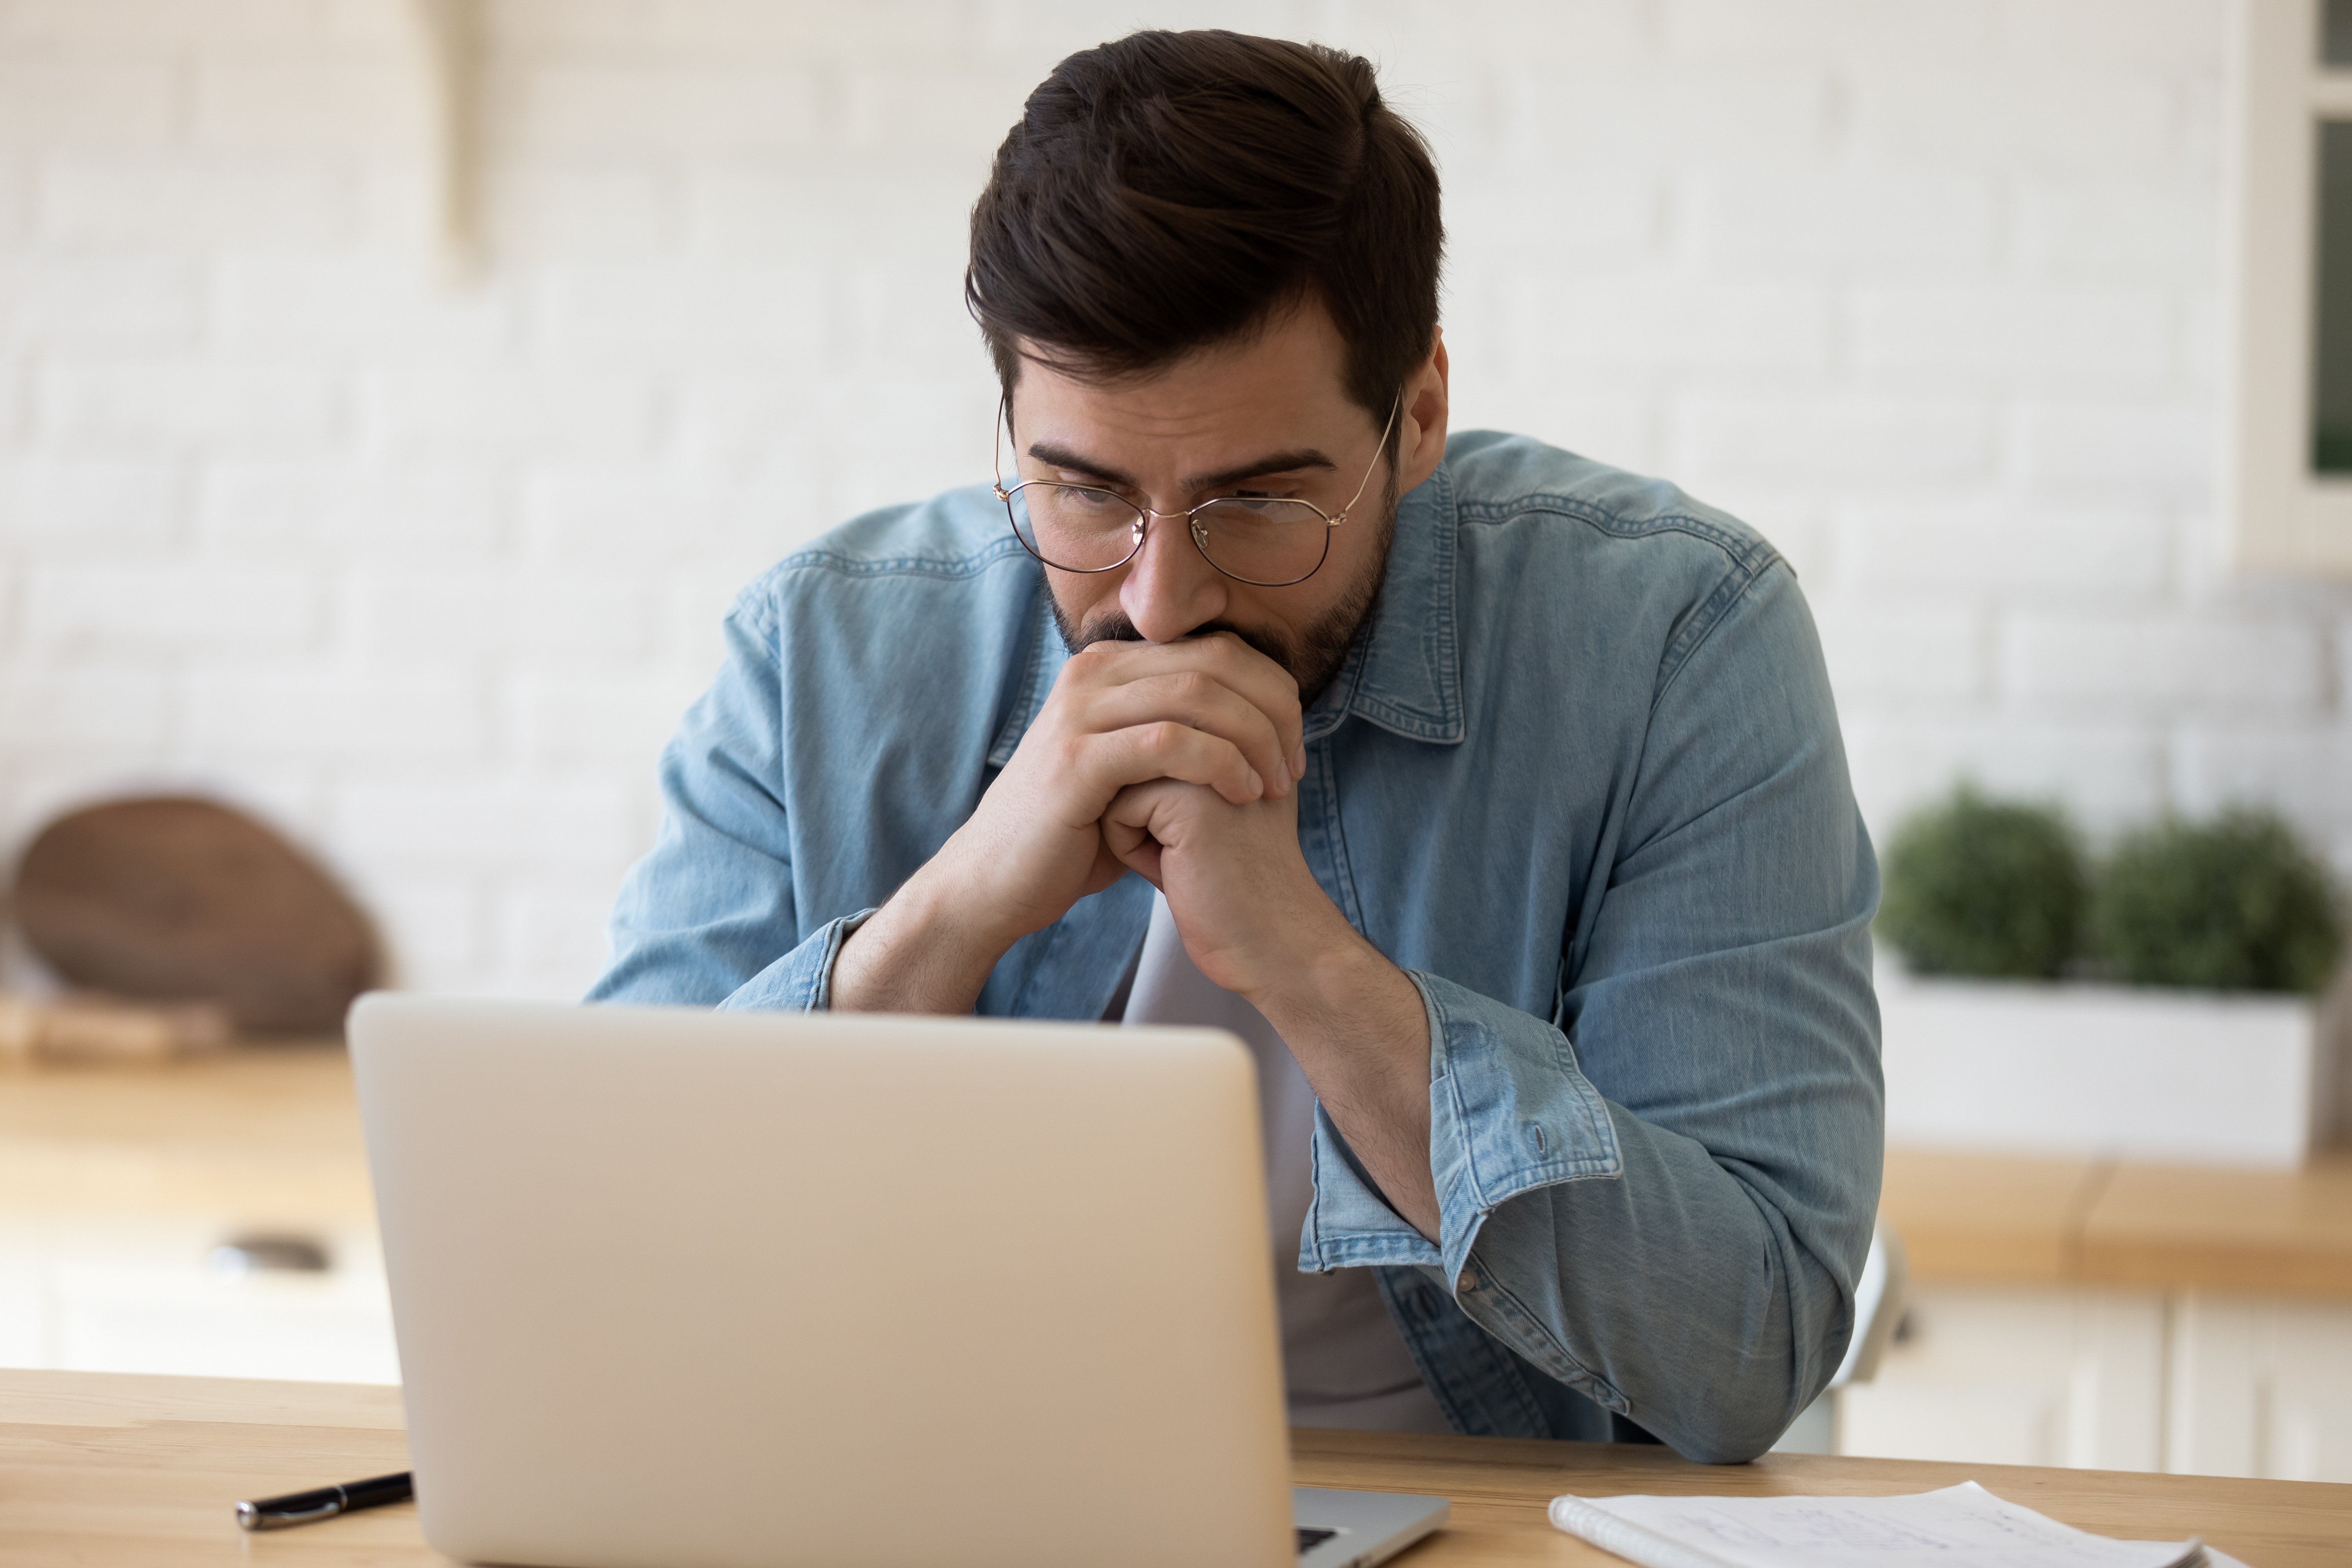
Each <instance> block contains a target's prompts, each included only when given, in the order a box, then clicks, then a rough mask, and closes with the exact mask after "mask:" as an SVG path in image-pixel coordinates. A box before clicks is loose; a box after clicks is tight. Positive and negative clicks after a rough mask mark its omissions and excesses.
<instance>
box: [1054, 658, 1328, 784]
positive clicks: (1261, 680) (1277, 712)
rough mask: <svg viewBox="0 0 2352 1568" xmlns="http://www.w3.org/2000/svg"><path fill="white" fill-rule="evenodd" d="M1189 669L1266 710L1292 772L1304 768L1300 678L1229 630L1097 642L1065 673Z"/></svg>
mask: <svg viewBox="0 0 2352 1568" xmlns="http://www.w3.org/2000/svg"><path fill="white" fill-rule="evenodd" d="M1187 669H1197V670H1201V671H1202V672H1204V673H1206V674H1209V675H1211V676H1213V677H1215V678H1216V679H1217V680H1218V681H1219V682H1220V683H1221V684H1223V685H1225V686H1228V687H1230V688H1232V689H1234V690H1235V691H1237V692H1239V693H1240V694H1241V695H1242V696H1243V698H1244V699H1245V700H1247V701H1248V702H1249V703H1250V704H1251V705H1252V706H1254V707H1255V708H1256V709H1257V710H1259V711H1260V712H1262V713H1264V714H1265V716H1266V718H1267V719H1268V720H1269V721H1272V723H1273V724H1274V727H1275V732H1276V735H1277V736H1279V737H1280V747H1281V753H1282V755H1283V757H1284V758H1285V759H1286V761H1287V762H1288V763H1289V771H1290V773H1291V776H1292V777H1293V778H1294V779H1295V778H1299V777H1303V776H1304V775H1305V774H1306V772H1307V748H1306V745H1305V742H1304V741H1303V739H1302V731H1303V726H1304V715H1303V714H1302V712H1301V710H1300V709H1299V705H1298V682H1297V680H1295V679H1292V678H1291V674H1290V672H1289V671H1288V670H1286V669H1285V668H1282V666H1280V665H1278V664H1276V663H1275V662H1274V660H1272V659H1270V658H1266V656H1265V655H1264V654H1262V653H1260V652H1258V650H1257V649H1255V648H1254V647H1250V645H1249V644H1247V643H1245V642H1244V641H1242V639H1241V638H1240V637H1236V636H1234V634H1233V633H1231V632H1213V633H1211V634H1210V635H1209V636H1206V637H1186V638H1183V639H1182V640H1181V641H1178V642H1172V643H1146V642H1098V643H1093V644H1090V645H1088V646H1087V647H1086V648H1084V649H1082V650H1081V651H1080V652H1079V653H1078V654H1076V656H1074V657H1073V658H1071V660H1070V662H1069V664H1068V665H1067V666H1066V667H1065V668H1064V671H1063V674H1064V676H1065V677H1066V678H1070V679H1076V681H1078V682H1081V683H1085V684H1089V685H1095V686H1100V687H1108V686H1113V685H1119V684H1124V683H1126V682H1129V681H1134V680H1140V679H1148V678H1150V677H1152V676H1156V675H1163V674H1169V673H1173V672H1176V671H1180V670H1187Z"/></svg>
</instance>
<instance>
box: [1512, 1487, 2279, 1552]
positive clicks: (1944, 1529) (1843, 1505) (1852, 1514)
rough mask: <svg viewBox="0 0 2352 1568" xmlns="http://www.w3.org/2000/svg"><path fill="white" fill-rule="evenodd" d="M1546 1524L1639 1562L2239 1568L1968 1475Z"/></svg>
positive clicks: (1625, 1501)
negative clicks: (2027, 1504) (1937, 1486)
mask: <svg viewBox="0 0 2352 1568" xmlns="http://www.w3.org/2000/svg"><path fill="white" fill-rule="evenodd" d="M1551 1521H1552V1523H1554V1524H1556V1525H1558V1526H1559V1528H1560V1529H1562V1530H1564V1531H1568V1532H1569V1533H1570V1535H1575V1536H1580V1537H1582V1538H1583V1539H1584V1540H1586V1541H1589V1542H1592V1544H1593V1545H1595V1546H1598V1547H1601V1549H1602V1550H1604V1551H1608V1552H1615V1553H1616V1554H1617V1555H1618V1556H1620V1557H1622V1558H1625V1559H1627V1560H1628V1561H1629V1562H1633V1563H1640V1564H1641V1565H1642V1568H1899V1565H1901V1564H1905V1563H1933V1564H1935V1568H2245V1565H2244V1564H2243V1563H2239V1562H2237V1560H2236V1559H2234V1558H2232V1557H2230V1556H2228V1555H2227V1554H2225V1553H2223V1552H2212V1551H2209V1550H2208V1549H2207V1548H2206V1547H2205V1545H2204V1543H2203V1542H2200V1541H2115V1540H2111V1539H2109V1538H2108V1537H2106V1536H2104V1535H2092V1534H2088V1533H2086V1532H2085V1531H2080V1530H2075V1529H2074V1528H2073V1527H2071V1526H2068V1525H2063V1524H2061V1523H2059V1522H2058V1521H2056V1520H2054V1519H2051V1518H2049V1517H2048V1516H2046V1515H2043V1514H2039V1513H2036V1512H2034V1511H2033V1510H2032V1509H2030V1508H2020V1507H2018V1506H2017V1505H2016V1504H2015V1503H2011V1502H2004V1501H2002V1500H2000V1498H1997V1497H1995V1496H1993V1495H1992V1493H1990V1492H1989V1491H1987V1490H1985V1489H1983V1488H1982V1487H1980V1486H1979V1485H1977V1484H1976V1482H1974V1481H1965V1482H1963V1483H1961V1484H1960V1485H1958V1486H1956V1487H1946V1488H1945V1489H1942V1490H1941V1491H1933V1492H1914V1493H1912V1494H1910V1495H1908V1496H1905V1497H1772V1498H1703V1497H1696V1498H1694V1497H1612V1498H1580V1497H1558V1498H1554V1499H1552V1500H1551Z"/></svg>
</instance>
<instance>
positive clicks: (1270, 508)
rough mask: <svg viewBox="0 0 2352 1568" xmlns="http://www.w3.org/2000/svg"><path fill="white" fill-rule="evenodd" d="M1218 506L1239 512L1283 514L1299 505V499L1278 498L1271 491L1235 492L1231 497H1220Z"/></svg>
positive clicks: (1290, 497) (1217, 502)
mask: <svg viewBox="0 0 2352 1568" xmlns="http://www.w3.org/2000/svg"><path fill="white" fill-rule="evenodd" d="M1216 504H1217V505H1218V506H1220V507H1224V508H1229V509H1232V510H1239V511H1249V512H1259V513H1281V512H1286V511H1288V510H1290V509H1291V508H1292V507H1294V506H1295V505H1297V498H1295V497H1292V496H1278V495H1276V494H1274V493H1273V492H1272V491H1270V490H1235V491H1234V493H1233V494H1232V495H1229V496H1219V497H1218V498H1217V501H1216Z"/></svg>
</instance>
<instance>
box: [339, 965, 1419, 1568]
mask: <svg viewBox="0 0 2352 1568" xmlns="http://www.w3.org/2000/svg"><path fill="white" fill-rule="evenodd" d="M351 1042H352V1064H353V1068H354V1071H355V1074H356V1077H357V1079H358V1084H359V1097H360V1110H361V1113H362V1119H363V1120H364V1121H365V1124H366V1131H367V1147H368V1161H369V1164H370V1167H371V1169H372V1172H373V1176H374V1181H375V1194H376V1205H377V1212H378V1215H379V1217H380V1220H381V1223H382V1227H383V1247H384V1259H385V1263H386V1266H387V1268H388V1271H389V1275H390V1282H391V1288H392V1303H393V1321H394V1331H395V1332H396V1334H397V1337H398V1340H399V1346H400V1362H401V1375H402V1385H403V1394H404V1399H405V1402H406V1405H407V1416H408V1437H409V1446H410V1453H411V1462H412V1465H413V1467H414V1469H415V1476H416V1495H417V1503H418V1509H419V1511H420V1515H421V1522H422V1524H423V1527H424V1531H425V1539H426V1540H427V1541H428V1542H431V1543H432V1544H433V1545H434V1546H435V1547H436V1548H437V1549H438V1550H440V1551H442V1552H446V1553H448V1554H449V1555H450V1556H453V1557H457V1558H463V1559H467V1560H471V1561H475V1562H486V1563H530V1564H550V1565H558V1568H653V1565H655V1564H660V1565H662V1568H736V1565H741V1568H751V1565H752V1564H760V1565H761V1568H780V1565H781V1568H795V1565H806V1568H819V1565H822V1568H886V1565H887V1568H903V1565H907V1564H926V1563H958V1564H960V1565H965V1568H985V1565H995V1564H1002V1565H1003V1568H1013V1565H1015V1564H1018V1565H1019V1568H1059V1565H1063V1564H1067V1565H1070V1568H1076V1565H1078V1564H1087V1568H1094V1565H1096V1564H1100V1563H1121V1564H1134V1565H1139V1568H1152V1565H1158V1564H1168V1565H1171V1568H1173V1565H1175V1564H1180V1563H1181V1564H1185V1565H1187V1568H1196V1565H1198V1564H1201V1563H1219V1564H1230V1565H1234V1568H1252V1565H1263V1568H1274V1565H1276V1564H1284V1565H1288V1564H1293V1563H1295V1564H1297V1565H1299V1568H1344V1565H1349V1564H1364V1565H1369V1564H1371V1563H1380V1562H1382V1561H1384V1560H1386V1559H1387V1558H1389V1557H1391V1556H1392V1555H1394V1554H1395V1553H1396V1552H1401V1551H1402V1550H1403V1549H1404V1548H1405V1547H1407V1546H1409V1545H1411V1544H1412V1542H1415V1541H1418V1540H1420V1539H1421V1538H1422V1537H1423V1536H1425V1535H1427V1534H1428V1533H1429V1532H1430V1531H1433V1530H1435V1529H1437V1528H1438V1527H1439V1526H1440V1525H1442V1524H1443V1523H1444V1521H1445V1519H1446V1515H1447V1505H1446V1503H1445V1501H1444V1500H1442V1499H1437V1498H1419V1497H1402V1496H1397V1495H1392V1494H1386V1493H1368V1492H1335V1491H1321V1490H1314V1489H1294V1488H1292V1487H1291V1486H1290V1485H1289V1483H1288V1470H1289V1448H1288V1433H1287V1431H1286V1427H1285V1425H1284V1407H1283V1394H1282V1373H1281V1363H1280V1352H1279V1348H1278V1341H1277V1337H1276V1321H1275V1305H1274V1285H1273V1278H1272V1260H1271V1258H1269V1256H1268V1249H1267V1247H1266V1242H1265V1195H1264V1181H1265V1177H1264V1173H1263V1171H1262V1169H1261V1166H1260V1161H1261V1159H1262V1155H1261V1153H1260V1142H1259V1136H1258V1128H1257V1106H1256V1084H1255V1073H1254V1069H1253V1068H1252V1066H1251V1063H1250V1059H1249V1058H1248V1056H1247V1054H1246V1053H1245V1051H1244V1048H1243V1047H1242V1046H1241V1044H1240V1043H1239V1042H1238V1041H1236V1040H1234V1038H1233V1037H1231V1036H1228V1035H1224V1034H1222V1033H1219V1032H1217V1031H1213V1030H1191V1029H1123V1030H1109V1029H1104V1028H1100V1027H1097V1026H1084V1025H1058V1024H1039V1023H1029V1022H1006V1021H992V1020H979V1019H968V1018H966V1019H939V1018H900V1017H882V1016H842V1015H831V1014H773V1013H771V1014H755V1013H712V1012H706V1011H700V1010H690V1009H682V1008H635V1007H573V1006H561V1005H539V1004H529V1003H511V1002H467V1001H455V1000H449V999H443V998H431V997H418V996H405V995H391V994H374V995H370V996H366V997H363V998H362V999H361V1001H360V1002H359V1003H358V1004H357V1005H356V1006H355V1007H354V1008H353V1009H352V1018H351Z"/></svg>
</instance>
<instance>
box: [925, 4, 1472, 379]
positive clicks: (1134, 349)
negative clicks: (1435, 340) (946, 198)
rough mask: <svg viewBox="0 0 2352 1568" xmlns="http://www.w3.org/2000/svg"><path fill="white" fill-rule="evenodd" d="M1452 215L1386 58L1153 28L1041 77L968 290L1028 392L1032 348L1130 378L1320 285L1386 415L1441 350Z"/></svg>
mask: <svg viewBox="0 0 2352 1568" xmlns="http://www.w3.org/2000/svg"><path fill="white" fill-rule="evenodd" d="M1443 247H1444V226H1443V224H1442V223H1441V221H1440V219H1439V216H1438V195H1437V169H1436V166H1435V165H1434V164H1433V163H1432V162H1431V160H1430V155H1429V147H1428V144H1427V143H1426V142H1423V140H1422V139H1421V135H1420V133H1419V132H1416V131H1414V130H1413V128H1412V126H1411V125H1409V124H1407V123H1406V122H1405V121H1403V120H1402V119H1400V118H1399V117H1398V116H1397V115H1396V114H1395V113H1394V112H1392V111H1391V110H1390V109H1389V108H1388V106H1387V105H1386V104H1385V103H1383V102H1382V101H1381V91H1380V86H1379V83H1378V82H1377V80H1376V79H1374V73H1373V70H1372V67H1371V64H1370V61H1368V60H1365V59H1362V58H1360V57H1358V56H1355V55H1351V54H1347V53H1344V52H1342V51H1341V50H1339V49H1334V48H1328V47H1324V46H1323V45H1320V44H1295V43H1288V42H1286V41H1284V40H1282V39H1278V38H1254V37H1244V36H1243V35H1241V34H1238V33H1229V32H1223V31H1218V32H1192V33H1170V32H1139V33H1130V34H1129V35H1128V36H1127V37H1124V38H1120V39H1118V40H1116V41H1115V42H1112V43H1108V44H1103V45H1100V46H1098V47H1095V48H1091V49H1087V50H1083V51H1081V52H1080V53H1077V54H1075V55H1072V56H1071V57H1070V58H1067V59H1066V60H1064V61H1063V62H1062V63H1061V64H1060V65H1058V66H1055V68H1054V72H1053V74H1052V75H1051V76H1048V77H1047V78H1046V79H1045V80H1044V81H1043V82H1041V83H1039V84H1038V86H1037V89H1036V90H1035V91H1034V92H1032V93H1031V94H1030V95H1029V101H1028V102H1027V103H1026V104H1025V105H1024V106H1023V109H1022V112H1021V122H1020V123H1019V124H1017V125H1015V126H1014V127H1013V130H1012V132H1011V133H1010V134H1008V135H1007V136H1006V137H1005V138H1004V144H1003V146H1002V147H1000V148H998V149H997V152H996V167H995V169H994V171H993V173H992V174H991V175H990V176H989V181H988V188H987V189H986V190H984V191H982V193H981V197H980V201H979V203H978V204H977V205H975V206H974V207H973V208H972V212H971V266H970V268H968V269H967V270H966V271H965V273H964V300H965V302H966V304H967V305H968V306H969V307H970V308H971V313H972V316H973V317H974V319H976V320H977V321H979V322H980V326H981V331H982V332H983V333H985V334H986V336H987V339H988V347H989V353H991V355H992V356H993V358H994V359H995V362H996V374H997V375H998V377H999V379H1001V380H1002V381H1003V384H1004V389H1005V391H1006V393H1007V394H1008V395H1010V393H1011V392H1012V390H1013V383H1014V382H1015V381H1017V380H1018V379H1019V378H1020V374H1021V360H1022V357H1023V356H1022V350H1021V347H1020V341H1021V340H1026V342H1028V344H1029V345H1030V348H1031V351H1032V357H1034V358H1036V359H1038V360H1039V361H1040V363H1045V364H1048V365H1051V366H1053V367H1054V368H1055V369H1056V370H1059V371H1063V372H1066V373H1068V374H1076V375H1081V376H1086V377H1089V378H1104V379H1117V378H1120V377H1124V376H1129V375H1136V374H1144V373H1148V372H1150V371H1154V370H1158V369H1160V368H1162V367H1163V366H1166V365H1168V364H1170V363H1173V362H1174V361H1176V360H1178V359H1180V358H1181V357H1182V356H1183V355H1184V354H1185V353H1189V352H1191V351H1192V350H1194V349H1197V348H1202V347H1204V346H1206V345H1209V344H1212V343H1216V342H1224V341H1226V340H1228V339H1232V338H1234V337H1236V336H1239V335H1241V334H1243V333H1244V332H1247V331H1251V330H1252V329H1254V328H1256V327H1258V326H1261V325H1263V324H1265V322H1266V321H1269V320H1271V319H1272V318H1273V317H1275V316H1276V314H1277V313H1278V312H1279V311H1280V310H1283V309H1285V308H1286V307H1288V306H1290V305H1292V304H1295V303H1298V302H1302V301H1304V300H1307V299H1310V298H1312V299H1317V300H1321V301H1322V303H1323V307H1324V309H1325V310H1328V311H1329V312H1330V314H1331V320H1332V321H1333V323H1334V324H1335V325H1337V326H1338V328H1339V335H1340V337H1341V339H1342V340H1343V341H1344V342H1346V343H1347V345H1348V357H1347V369H1346V382H1347V392H1348V395H1349V397H1350V398H1351V399H1353V400H1354V401H1355V402H1357V403H1360V404H1361V405H1364V406H1365V407H1366V408H1367V409H1370V411H1371V414H1372V416H1373V417H1374V418H1375V419H1381V418H1385V417H1386V416H1387V415H1388V412H1389V408H1390V405H1391V404H1392V403H1393V402H1394V401H1395V398H1396V396H1397V393H1398V389H1399V388H1401V387H1402V385H1403V384H1404V380H1405V377H1406V376H1408V375H1409V374H1412V370H1413V367H1414V366H1415V365H1417V364H1419V363H1421V362H1422V360H1423V359H1424V358H1426V357H1427V356H1428V353H1429V349H1430V341H1431V337H1432V334H1433V332H1434V331H1435V330H1436V326H1437V273H1438V264H1439V257H1440V252H1441V251H1442V249H1443Z"/></svg>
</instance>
